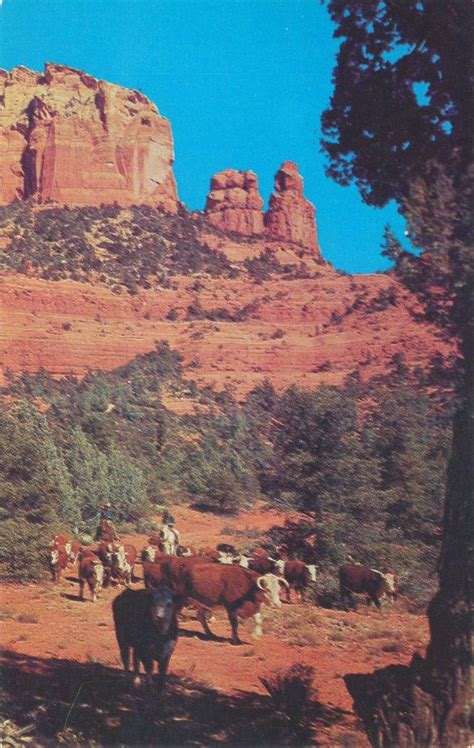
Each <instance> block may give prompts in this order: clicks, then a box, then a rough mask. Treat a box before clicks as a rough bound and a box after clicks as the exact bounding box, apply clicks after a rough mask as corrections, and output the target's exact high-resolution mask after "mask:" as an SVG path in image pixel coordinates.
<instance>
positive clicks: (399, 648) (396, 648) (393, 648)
mask: <svg viewBox="0 0 474 748" xmlns="http://www.w3.org/2000/svg"><path fill="white" fill-rule="evenodd" d="M403 650H404V647H403V644H402V643H401V642H399V641H394V642H391V643H390V644H384V645H383V646H382V652H396V653H397V654H400V653H401V652H403Z"/></svg>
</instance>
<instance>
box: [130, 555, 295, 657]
mask: <svg viewBox="0 0 474 748" xmlns="http://www.w3.org/2000/svg"><path fill="white" fill-rule="evenodd" d="M144 579H145V586H146V587H148V588H152V587H155V586H157V585H158V584H166V585H168V586H170V587H171V588H172V589H174V590H175V592H176V594H177V595H178V597H179V599H180V600H181V601H182V602H181V606H183V605H184V604H185V602H186V601H187V602H188V603H190V604H192V605H193V606H194V607H196V608H197V610H198V618H199V620H200V622H201V624H202V627H203V629H204V631H205V633H206V634H207V636H212V632H211V631H210V629H209V626H208V624H207V615H208V614H209V612H210V610H211V609H212V608H215V607H216V606H220V605H222V606H223V607H224V608H225V609H226V611H227V616H228V618H229V622H230V624H231V627H232V639H231V641H232V643H233V644H237V643H239V641H240V640H239V637H238V620H239V618H241V619H245V618H249V617H250V616H254V619H255V632H254V635H255V636H260V635H261V633H262V629H261V622H262V616H261V613H260V607H261V604H262V603H263V602H269V603H270V604H271V605H275V606H280V605H281V600H280V594H279V593H280V585H284V586H286V585H287V582H286V581H285V580H284V579H281V578H279V577H276V576H275V575H274V574H265V575H259V574H258V573H256V572H253V571H250V570H249V569H244V568H242V567H240V566H232V565H230V566H229V565H224V566H222V565H221V564H215V563H213V562H212V560H211V559H205V558H200V557H191V558H181V559H179V558H175V559H169V560H165V561H163V562H161V563H159V564H144Z"/></svg>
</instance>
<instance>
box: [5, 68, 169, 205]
mask: <svg viewBox="0 0 474 748" xmlns="http://www.w3.org/2000/svg"><path fill="white" fill-rule="evenodd" d="M173 160H174V152H173V139H172V135H171V127H170V123H169V122H168V120H167V119H165V118H164V117H162V116H161V115H160V114H159V112H158V110H157V108H156V106H155V105H154V104H152V102H151V101H149V100H148V99H147V98H146V97H145V96H143V94H141V93H139V92H138V91H132V90H129V89H125V88H122V87H120V86H116V85H113V84H111V83H106V82H104V81H100V80H97V79H96V78H93V77H92V76H90V75H87V74H86V73H83V72H81V71H80V70H73V69H72V68H69V67H67V66H65V65H55V64H51V63H47V64H46V65H45V69H44V74H40V73H36V72H33V71H31V70H28V69H27V68H24V67H17V68H14V69H13V70H12V71H11V72H10V73H9V72H7V71H6V70H0V204H3V205H5V204H8V203H10V202H12V201H13V200H15V199H26V198H33V199H34V200H36V201H38V202H45V201H49V200H52V201H55V202H58V203H62V204H66V205H100V204H101V203H113V202H117V203H119V204H120V205H130V204H132V203H143V204H148V205H155V206H161V207H163V208H164V209H166V210H168V211H171V212H176V210H177V205H178V196H177V191H176V182H175V178H174V174H173V169H172V164H173Z"/></svg>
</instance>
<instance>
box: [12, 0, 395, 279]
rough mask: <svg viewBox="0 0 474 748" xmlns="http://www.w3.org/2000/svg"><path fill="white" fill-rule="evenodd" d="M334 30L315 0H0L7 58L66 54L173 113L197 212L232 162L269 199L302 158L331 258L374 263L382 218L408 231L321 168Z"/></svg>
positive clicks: (368, 267)
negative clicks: (290, 165) (215, 177)
mask: <svg viewBox="0 0 474 748" xmlns="http://www.w3.org/2000/svg"><path fill="white" fill-rule="evenodd" d="M0 5H1V0H0ZM332 31H333V29H332V25H331V23H330V21H329V18H328V15H327V12H326V10H325V8H324V6H323V5H321V4H320V2H319V0H3V6H2V7H1V8H0V67H3V68H6V69H11V68H12V67H15V66H16V65H25V66H26V67H30V68H33V69H35V70H42V69H43V64H44V62H45V61H50V62H58V63H64V64H67V65H70V66H71V67H77V68H80V69H83V70H86V71H87V72H89V73H91V74H92V75H94V76H96V77H98V78H103V79H104V80H109V81H112V82H114V83H118V84H120V85H123V86H127V87H131V88H138V89H140V90H141V91H143V93H145V94H146V95H147V96H148V97H149V98H151V99H152V100H153V101H154V102H155V103H156V104H157V106H158V109H159V110H160V112H161V113H162V114H163V115H165V116H166V117H168V118H169V119H170V120H171V124H172V128H173V135H174V140H175V151H176V163H175V173H176V178H177V182H178V190H179V195H180V198H181V199H182V200H183V201H184V202H185V203H186V205H187V206H188V207H189V208H190V209H202V208H203V207H204V203H205V199H206V195H207V192H208V189H209V180H210V177H211V176H212V174H213V173H214V172H216V171H220V170H221V169H225V168H228V167H230V168H235V169H252V170H253V171H255V172H256V174H257V175H258V178H259V182H260V192H261V195H262V197H263V199H264V200H265V201H267V200H268V198H269V196H270V193H271V190H272V186H273V177H274V174H275V172H276V170H277V169H278V167H279V166H280V164H281V163H282V162H283V161H286V160H287V159H290V160H292V161H296V163H297V164H298V166H299V169H300V172H301V174H302V175H303V178H304V182H305V193H306V196H307V197H308V198H309V199H310V200H311V201H312V202H313V203H314V204H315V206H316V210H317V222H318V229H319V238H320V244H321V247H322V250H323V254H324V255H325V257H326V258H327V259H328V260H330V261H331V262H333V263H334V264H335V265H336V267H338V268H341V269H344V270H348V271H349V272H373V271H374V270H377V269H384V268H385V267H387V262H386V260H385V259H384V258H382V257H381V256H380V244H381V240H382V234H383V229H384V225H385V224H386V223H390V224H391V225H392V227H393V228H394V229H395V230H396V231H397V233H399V234H400V235H401V234H403V230H404V223H403V221H402V219H401V218H400V216H399V215H398V214H397V211H396V208H395V206H388V207H387V208H384V209H377V208H370V207H368V206H366V205H364V204H363V202H362V200H361V199H360V197H359V194H358V192H357V190H356V189H355V188H343V187H339V186H338V185H336V184H335V183H334V182H332V180H330V179H328V178H327V177H326V176H325V174H324V164H325V159H324V156H323V154H321V153H320V146H319V136H320V116H321V112H322V111H323V109H324V108H325V107H326V106H327V104H328V102H329V97H330V95H331V73H332V69H333V66H334V59H335V53H336V51H337V43H336V41H335V40H333V39H332Z"/></svg>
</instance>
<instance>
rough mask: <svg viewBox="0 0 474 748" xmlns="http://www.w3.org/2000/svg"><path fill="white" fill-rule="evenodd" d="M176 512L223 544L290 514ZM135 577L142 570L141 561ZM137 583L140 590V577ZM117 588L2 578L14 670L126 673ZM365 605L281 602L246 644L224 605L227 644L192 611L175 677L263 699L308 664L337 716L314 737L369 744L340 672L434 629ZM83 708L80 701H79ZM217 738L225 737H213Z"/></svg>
mask: <svg viewBox="0 0 474 748" xmlns="http://www.w3.org/2000/svg"><path fill="white" fill-rule="evenodd" d="M174 513H175V515H176V519H177V526H178V527H179V529H180V530H181V533H182V540H183V542H186V543H191V544H193V545H198V546H199V545H215V544H216V543H218V542H222V541H230V542H232V541H233V542H234V543H235V544H238V543H239V542H241V540H242V535H240V534H239V535H238V536H235V535H233V534H232V530H233V528H234V529H235V530H240V531H247V532H248V531H249V530H253V531H256V530H260V531H263V530H265V529H267V528H268V527H269V526H271V525H273V524H276V523H277V522H281V521H282V520H283V519H284V516H283V515H279V514H277V513H276V512H271V513H266V512H262V511H260V512H259V513H255V512H246V513H244V514H241V515H240V516H239V517H238V518H233V519H228V518H226V519H218V518H216V517H211V516H209V515H205V514H200V513H198V512H194V511H193V510H190V509H185V508H178V509H176V511H175V512H174ZM223 527H225V528H226V532H225V533H223V532H222V528H223ZM254 536H255V534H254ZM145 538H146V536H144V535H141V536H138V535H134V536H129V537H127V538H126V540H127V541H131V542H134V543H135V544H136V545H137V547H138V548H141V547H143V544H144V541H145ZM137 575H138V576H140V575H141V568H140V566H138V569H137ZM134 586H135V587H140V586H141V582H137V583H136V584H135V585H134ZM117 591H118V590H117V589H116V588H109V589H107V590H104V591H102V594H101V597H100V599H99V601H98V602H97V603H96V604H92V603H91V602H90V600H89V599H87V601H86V602H80V601H79V598H78V584H77V581H76V580H75V570H71V571H70V572H68V573H66V577H65V578H63V579H62V580H61V582H60V583H59V584H58V585H54V584H52V583H51V582H49V581H47V580H45V581H44V582H42V583H39V584H30V585H13V584H11V585H5V586H4V587H3V590H2V595H1V608H2V619H3V620H2V622H1V636H2V641H3V646H4V649H5V650H6V655H7V657H8V658H13V659H14V660H15V661H18V662H19V663H20V664H19V665H18V664H17V665H16V667H17V668H18V667H19V668H20V670H21V668H22V667H23V666H24V667H25V668H26V665H25V662H30V664H31V663H32V662H36V660H34V659H33V658H41V663H42V666H44V668H45V669H46V671H47V667H48V664H50V663H53V662H54V663H55V665H57V664H58V663H61V662H62V661H68V663H71V661H73V662H74V661H75V662H76V663H86V664H87V663H89V665H90V664H91V663H94V664H95V666H97V667H98V666H104V667H106V668H111V669H114V670H115V671H116V670H120V668H121V664H120V660H119V655H118V650H117V645H116V642H115V637H114V632H113V626H112V618H111V608H110V606H111V601H112V600H113V598H114V597H115V595H116V594H117ZM359 610H360V612H357V613H344V612H342V611H339V610H337V611H330V610H323V609H320V608H317V607H315V606H314V605H312V604H305V605H300V604H296V603H293V604H291V605H286V604H284V605H283V606H282V607H281V608H279V609H274V608H272V609H270V608H268V607H266V608H265V609H264V611H263V612H264V636H263V638H262V639H260V640H255V639H253V638H252V628H253V625H252V622H251V621H249V622H246V623H245V624H243V625H242V626H241V636H242V638H243V640H244V641H245V644H244V645H243V646H240V647H233V646H231V645H230V644H229V643H228V640H227V637H228V636H229V624H228V622H227V620H226V617H225V614H223V612H222V611H218V612H217V614H216V617H215V621H214V622H213V623H212V624H211V627H212V628H213V630H214V631H215V633H216V634H217V635H218V636H220V637H225V640H224V641H205V640H203V639H201V638H199V636H198V632H199V631H200V630H201V629H200V625H199V623H198V622H197V621H196V620H195V619H194V617H193V614H192V612H191V611H188V612H186V614H185V617H184V619H183V621H182V624H181V626H182V629H183V630H184V631H185V632H188V634H187V635H186V634H185V635H183V636H182V637H181V638H180V639H179V641H178V645H177V648H176V652H175V654H174V656H173V659H172V661H171V667H170V673H171V676H172V680H173V676H174V679H175V680H176V682H177V683H187V684H189V682H191V681H192V682H197V683H199V684H201V685H202V684H204V686H205V687H206V688H207V689H210V690H209V693H210V692H211V690H212V694H214V697H213V698H214V699H215V698H218V696H219V695H225V696H226V697H229V698H237V699H238V698H241V697H242V696H244V695H245V696H246V697H247V698H249V697H255V698H257V697H258V695H267V692H266V691H265V688H264V687H263V685H262V683H261V681H260V680H259V676H266V675H269V674H271V673H272V672H274V671H277V670H279V669H280V668H283V667H288V666H290V665H291V664H293V663H305V664H308V665H311V666H312V667H313V668H314V671H315V680H314V685H315V687H316V697H317V699H318V701H319V702H320V704H321V705H323V708H324V709H325V710H326V712H325V713H326V714H332V715H333V718H332V719H328V718H326V719H320V720H318V719H315V720H314V722H313V725H312V728H313V733H312V737H311V739H310V744H317V745H331V746H339V745H340V746H367V745H368V740H367V738H366V736H365V733H364V731H363V729H362V727H361V724H360V722H359V721H358V719H357V718H356V717H355V715H354V714H353V712H352V705H351V697H350V696H349V694H348V692H347V690H346V688H345V685H344V682H343V680H342V678H343V676H344V675H345V674H346V673H366V672H370V671H372V670H373V669H374V668H379V667H383V666H385V665H388V664H391V663H395V664H406V663H408V662H409V660H410V658H411V656H412V654H413V652H414V651H418V652H420V653H421V654H422V653H423V650H424V647H425V646H426V643H427V639H428V631H427V624H426V617H425V616H422V615H413V614H410V613H408V612H406V611H405V610H403V602H401V603H398V604H397V605H396V606H395V607H393V608H390V609H388V608H385V609H383V610H382V612H378V611H376V610H375V609H372V608H366V607H365V606H364V605H361V606H360V608H359ZM193 632H195V634H193ZM22 663H23V665H22ZM120 682H121V681H120ZM193 693H195V691H193ZM71 701H72V699H71ZM80 705H81V704H80V700H79V702H78V705H74V708H75V709H77V708H79V707H80ZM97 711H100V710H97ZM176 719H177V718H176ZM183 719H186V718H183ZM201 740H202V738H201ZM213 740H214V741H215V742H217V743H218V742H220V741H219V739H218V738H217V737H215V736H214V738H213ZM213 740H210V738H209V736H208V737H207V741H208V742H206V740H204V741H203V742H200V738H199V736H196V737H195V740H194V741H191V742H190V743H189V744H193V745H207V744H210V742H212V744H214V742H213Z"/></svg>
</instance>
